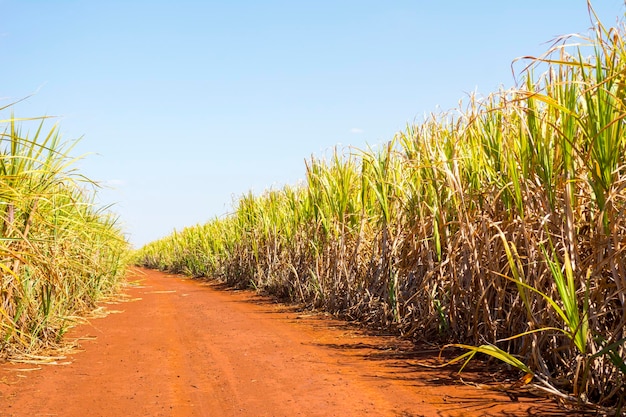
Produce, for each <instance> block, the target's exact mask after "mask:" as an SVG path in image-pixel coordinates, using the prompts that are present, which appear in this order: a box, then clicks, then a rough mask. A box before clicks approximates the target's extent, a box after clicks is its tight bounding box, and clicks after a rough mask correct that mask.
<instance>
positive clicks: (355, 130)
mask: <svg viewBox="0 0 626 417" xmlns="http://www.w3.org/2000/svg"><path fill="white" fill-rule="evenodd" d="M350 133H353V134H355V135H358V134H360V133H363V129H361V128H358V127H353V128H352V129H350Z"/></svg>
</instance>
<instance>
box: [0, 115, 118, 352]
mask: <svg viewBox="0 0 626 417" xmlns="http://www.w3.org/2000/svg"><path fill="white" fill-rule="evenodd" d="M12 106H13V105H12V104H9V105H6V106H3V107H2V108H0V111H2V112H3V113H7V112H9V111H11V109H12ZM49 122H50V120H49V119H48V118H46V117H39V118H30V119H18V118H16V117H15V116H13V114H12V113H11V114H9V115H7V116H6V117H4V118H2V117H0V124H1V125H2V127H3V130H2V131H1V132H0V359H21V360H27V359H28V358H30V357H35V358H37V359H38V360H39V359H41V358H39V356H40V352H41V350H42V349H47V348H51V347H57V348H58V347H59V346H60V345H59V342H61V339H62V336H63V334H64V333H65V332H66V331H67V330H68V329H69V328H71V327H72V326H73V325H75V324H76V322H77V321H78V320H79V316H80V315H83V314H85V313H86V312H87V311H89V310H91V309H93V308H94V307H95V306H96V304H95V303H96V302H97V301H98V300H99V299H101V298H102V297H103V296H107V295H111V294H113V293H115V291H116V290H117V288H118V284H119V283H120V282H121V279H122V278H123V276H124V271H125V264H126V262H127V259H128V253H129V247H128V244H127V242H126V239H125V237H124V235H123V233H122V231H121V228H120V227H119V226H118V224H117V219H116V217H115V216H113V215H112V214H110V213H109V211H108V210H106V209H103V208H98V206H97V205H96V204H94V198H95V188H94V185H95V183H92V182H91V181H89V180H87V179H86V178H84V177H83V176H81V175H80V174H79V173H78V172H76V171H74V170H73V168H72V164H73V163H74V162H75V158H73V157H71V156H70V152H71V150H72V147H73V146H74V144H75V143H76V142H73V143H72V142H64V141H63V140H62V139H61V137H60V135H59V129H58V126H56V125H52V126H49ZM24 128H26V129H33V130H34V133H28V132H26V133H24ZM24 358H26V359H24Z"/></svg>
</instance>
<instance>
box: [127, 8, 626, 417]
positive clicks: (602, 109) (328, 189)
mask: <svg viewBox="0 0 626 417" xmlns="http://www.w3.org/2000/svg"><path fill="white" fill-rule="evenodd" d="M590 10H591V9H590ZM591 16H592V18H593V19H594V20H595V16H594V15H593V11H592V10H591ZM625 34H626V32H625V28H624V27H623V26H619V27H615V28H610V29H608V28H606V27H604V26H603V25H602V24H601V23H596V24H595V25H594V27H593V28H592V31H591V35H590V36H589V37H568V38H562V39H559V40H557V41H556V42H555V43H554V45H553V47H552V48H550V49H549V50H548V51H547V53H546V54H545V55H544V56H542V57H539V58H527V59H524V60H522V61H520V62H518V63H517V65H525V67H523V69H522V70H521V71H520V72H519V73H518V80H519V81H518V83H517V85H516V87H514V88H511V89H506V90H505V89H502V90H501V91H497V92H495V93H493V94H492V95H490V96H488V97H486V98H482V99H478V98H475V97H470V98H469V100H468V103H467V104H466V105H464V106H462V107H461V108H459V109H457V110H455V111H451V112H447V113H442V114H433V115H431V116H430V117H428V118H426V119H425V120H424V121H423V122H422V123H419V124H415V125H409V126H407V128H406V130H405V131H403V132H400V133H398V134H396V136H395V137H394V138H393V139H392V140H391V141H389V142H388V143H386V144H384V145H382V146H378V147H374V148H371V149H366V150H358V149H338V150H336V151H335V152H333V153H332V154H331V155H329V157H328V158H326V159H320V158H311V159H310V160H309V161H307V163H306V169H307V175H306V181H305V183H303V184H302V185H297V186H285V187H284V188H282V189H279V190H270V191H267V192H265V193H263V194H262V195H253V194H251V193H250V194H247V195H243V196H242V197H241V198H240V199H239V200H238V202H237V203H236V204H235V207H234V211H233V213H232V214H230V215H228V216H226V217H223V218H219V219H215V220H213V221H210V222H208V223H207V224H202V225H197V226H193V227H189V228H186V229H184V230H182V231H180V232H174V233H173V234H172V235H170V236H168V237H166V238H164V239H161V240H158V241H155V242H153V243H150V244H148V245H146V246H145V247H143V248H142V249H141V250H140V251H138V252H137V253H136V256H137V258H136V259H137V263H138V264H141V265H144V266H147V267H151V268H158V269H162V270H168V271H172V272H177V273H178V272H180V273H185V274H188V275H193V276H198V277H199V276H205V277H209V278H215V279H219V280H222V281H225V282H227V283H229V284H232V285H236V286H241V287H253V288H257V289H260V290H263V291H267V292H270V293H272V294H275V295H278V296H280V297H284V298H287V299H289V300H292V301H295V302H299V303H305V304H307V305H310V306H312V307H316V308H323V309H326V310H328V311H331V312H334V313H337V314H341V315H343V316H346V317H350V318H352V319H358V320H360V321H362V322H365V323H371V324H375V325H381V326H385V327H386V328H393V329H396V330H397V331H398V332H400V333H402V334H403V335H405V336H407V337H415V338H419V339H426V340H430V341H433V340H436V341H438V342H439V343H441V344H442V345H445V344H452V345H454V346H456V347H461V348H464V349H467V356H464V357H462V358H459V359H465V358H471V357H472V355H474V354H475V353H477V352H480V353H486V354H488V355H490V356H493V357H496V358H498V359H500V360H503V361H505V362H507V363H509V364H510V365H512V366H515V367H517V368H519V369H520V370H521V371H523V373H521V375H522V379H521V381H524V383H528V382H530V381H532V383H533V384H534V385H535V386H536V387H539V388H541V389H543V390H545V391H548V392H550V393H551V394H553V395H555V396H557V397H559V398H563V399H567V400H571V401H574V402H578V403H579V404H581V405H589V406H590V405H591V404H593V406H594V407H597V408H598V409H600V410H604V411H605V412H606V413H608V414H610V413H616V414H617V413H619V412H620V411H619V410H620V409H623V407H624V398H626V363H625V358H626V349H625V342H626V253H625V251H626V215H625V214H624V213H626V156H625V155H626V134H625V132H626V130H625V129H626V124H625V123H626V122H625V121H624V118H625V117H626V101H625V100H626V46H625V44H624V41H625V39H626V37H625Z"/></svg>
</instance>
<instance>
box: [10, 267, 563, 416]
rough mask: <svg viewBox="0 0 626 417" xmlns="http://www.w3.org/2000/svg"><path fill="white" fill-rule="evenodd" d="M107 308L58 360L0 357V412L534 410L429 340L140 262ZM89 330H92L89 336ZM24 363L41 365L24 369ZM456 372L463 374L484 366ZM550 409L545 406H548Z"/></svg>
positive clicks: (540, 410)
mask: <svg viewBox="0 0 626 417" xmlns="http://www.w3.org/2000/svg"><path fill="white" fill-rule="evenodd" d="M134 280H138V281H139V282H140V285H139V286H130V287H129V288H128V289H127V291H126V293H127V294H128V296H129V297H130V299H131V301H129V302H123V303H120V304H117V305H109V306H108V307H107V308H109V309H110V310H123V311H117V312H115V313H117V314H109V315H108V316H106V317H105V318H98V319H91V320H90V323H89V324H84V325H80V326H77V327H76V328H74V329H73V330H72V331H71V332H70V333H69V334H68V339H69V340H73V339H76V340H79V341H80V345H81V348H82V350H83V351H82V352H77V353H74V354H71V355H68V356H67V358H66V359H64V360H60V361H58V363H59V364H58V365H56V366H54V365H33V364H24V363H18V364H15V363H13V364H9V363H7V364H4V365H2V366H0V416H8V417H17V416H20V417H21V416H65V417H74V416H76V417H83V416H126V417H135V416H173V417H178V416H181V417H182V416H185V417H187V416H215V417H222V416H244V417H245V416H254V417H260V416H290V417H291V416H320V417H322V416H323V417H328V416H342V417H345V416H404V417H409V416H485V415H507V416H528V415H546V414H552V413H554V412H555V410H554V407H553V405H552V404H551V403H550V402H548V401H545V400H538V399H536V398H529V397H523V396H520V397H519V398H518V399H517V401H514V400H512V399H511V397H510V396H508V395H506V394H505V393H503V392H497V391H493V390H485V389H479V388H476V387H474V386H468V385H465V384H463V383H462V382H461V381H460V378H459V377H458V376H457V374H456V372H455V371H454V370H452V369H430V368H424V367H420V366H416V362H429V361H430V362H431V363H432V361H433V360H434V359H435V358H436V357H437V354H438V352H436V351H435V352H433V351H430V352H424V351H419V350H416V347H415V346H413V345H411V344H410V343H409V342H407V341H402V340H399V339H397V338H394V337H389V336H376V335H371V334H369V335H368V334H366V332H364V331H362V330H358V329H357V328H355V327H353V326H350V325H348V324H347V323H345V322H341V321H338V320H334V319H330V318H328V317H326V316H323V315H312V314H307V313H303V312H300V311H297V310H296V309H294V308H292V307H287V306H284V305H280V304H277V303H274V302H273V301H272V300H270V299H268V298H264V297H260V296H258V295H256V294H254V293H252V292H249V291H234V290H224V288H222V287H220V286H219V285H217V284H211V283H204V282H198V281H194V280H190V279H185V278H182V277H175V276H171V275H166V274H162V273H159V272H155V271H146V270H142V271H140V272H138V273H137V275H134V276H131V277H130V281H134ZM94 336H95V337H94ZM33 368H42V369H41V370H35V371H28V370H30V369H33ZM484 376H485V373H483V374H476V373H474V372H468V373H466V372H464V373H463V374H462V375H461V377H462V378H463V379H464V380H467V379H469V380H471V379H472V378H474V379H476V378H481V377H484ZM553 415H554V414H553Z"/></svg>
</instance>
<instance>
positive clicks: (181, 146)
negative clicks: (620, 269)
mask: <svg viewBox="0 0 626 417" xmlns="http://www.w3.org/2000/svg"><path fill="white" fill-rule="evenodd" d="M594 7H595V9H596V11H597V12H598V14H599V15H600V18H601V19H602V21H603V22H604V24H605V25H613V24H615V22H616V21H617V19H618V18H620V17H623V15H624V11H625V7H624V2H623V0H602V1H600V0H596V1H595V2H594ZM589 27H590V20H589V16H588V14H587V6H586V1H585V0H541V1H539V0H525V1H496V0H493V1H479V0H478V1H452V0H449V1H443V0H442V1H426V0H423V1H420V0H412V1H409V0H394V1H370V0H359V1H353V0H345V1H343V0H334V1H327V0H318V1H275V0H267V1H249V0H247V1H242V0H231V1H211V0H207V1H190V0H177V1H167V2H166V1H158V0H151V1H132V0H125V1H117V0H109V1H84V0H82V1H79V0H75V1H51V0H47V1H43V0H38V1H36V0H19V1H17V0H0V54H1V56H2V58H3V59H2V61H3V63H2V66H0V79H1V80H2V82H1V83H0V104H2V105H6V104H8V103H10V102H13V101H15V100H18V99H21V98H23V97H25V96H28V95H30V94H33V93H35V94H34V95H33V96H32V97H30V98H28V99H27V100H26V101H24V102H21V103H19V104H17V105H15V106H13V108H12V111H13V112H15V115H16V116H17V117H29V116H40V115H52V116H57V119H56V122H58V123H59V124H60V130H61V133H62V134H63V137H64V138H65V139H67V140H72V139H76V138H79V137H83V139H82V140H81V142H80V143H79V145H78V146H77V147H76V149H75V152H74V154H75V155H82V154H85V153H91V155H89V156H87V157H86V158H85V159H84V160H82V161H81V162H80V163H79V164H78V168H79V169H80V171H81V172H82V173H84V174H85V175H87V176H88V177H90V178H92V179H94V180H97V181H99V182H101V183H102V184H103V185H105V186H106V187H105V188H104V189H102V190H101V191H100V192H99V202H100V203H101V204H109V203H115V205H114V206H113V209H112V210H113V211H114V212H116V213H117V214H119V216H120V220H121V222H122V224H123V226H124V229H125V230H126V231H127V233H128V234H129V239H130V241H131V242H132V243H133V244H134V245H135V246H141V245H143V244H145V243H147V242H149V241H152V240H154V239H157V238H159V237H163V236H165V235H168V234H169V233H171V232H172V230H174V229H179V230H180V229H182V228H183V227H185V226H190V225H193V224H196V223H204V222H206V221H208V220H210V219H212V218H214V217H215V216H221V215H223V214H224V213H227V212H228V211H229V210H230V209H231V207H232V202H233V201H234V200H235V199H236V198H237V197H238V196H240V195H242V194H243V193H246V192H247V191H249V190H252V191H254V192H255V193H260V192H262V191H263V190H266V189H269V188H280V187H281V186H282V185H284V184H294V183H296V182H298V181H299V180H300V179H302V178H304V171H305V168H304V160H305V159H307V158H309V157H310V156H311V155H316V156H323V155H324V154H325V153H326V152H328V150H330V149H332V148H333V147H334V146H336V145H340V146H348V145H352V146H355V147H360V148H363V147H365V146H366V145H367V144H370V145H375V144H378V143H381V142H384V141H386V140H389V139H391V138H392V137H393V135H394V133H395V132H397V131H398V130H402V129H403V128H404V127H405V126H406V124H407V123H412V122H415V121H419V120H421V119H422V118H423V116H424V115H425V114H428V113H431V112H437V111H439V110H438V109H443V110H447V109H450V108H453V107H455V106H456V105H457V103H458V100H459V99H462V98H464V97H466V96H467V94H468V93H469V92H472V91H477V92H478V93H480V94H482V95H487V94H489V93H490V92H492V91H494V90H496V89H497V88H498V87H499V86H501V85H503V86H505V87H510V86H512V85H513V78H512V75H511V62H512V61H513V60H514V59H515V58H516V57H519V56H523V55H539V54H541V53H542V52H544V51H545V50H546V48H547V45H546V42H548V41H550V40H551V39H553V38H554V37H555V36H557V35H562V34H567V33H587V31H588V28H589ZM518 68H521V66H519V65H518ZM1 116H4V117H6V114H4V115H1ZM4 117H2V118H4Z"/></svg>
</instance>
